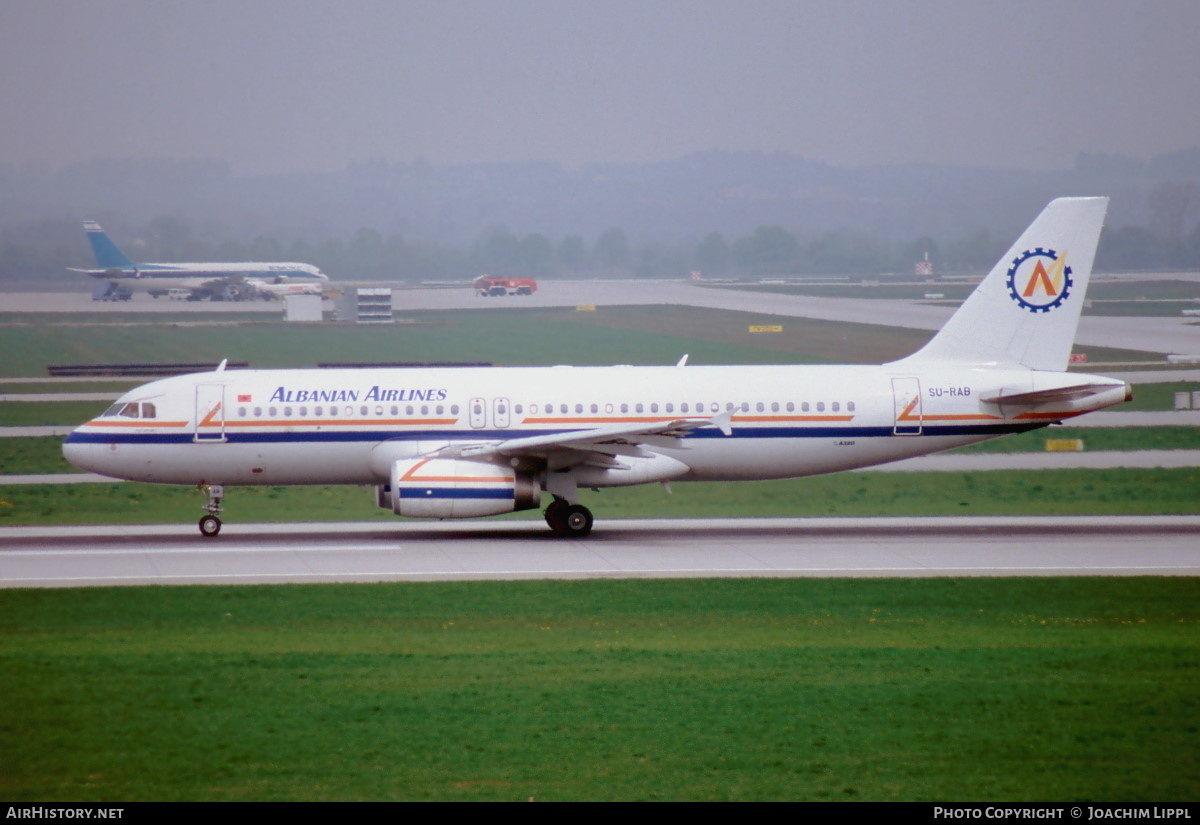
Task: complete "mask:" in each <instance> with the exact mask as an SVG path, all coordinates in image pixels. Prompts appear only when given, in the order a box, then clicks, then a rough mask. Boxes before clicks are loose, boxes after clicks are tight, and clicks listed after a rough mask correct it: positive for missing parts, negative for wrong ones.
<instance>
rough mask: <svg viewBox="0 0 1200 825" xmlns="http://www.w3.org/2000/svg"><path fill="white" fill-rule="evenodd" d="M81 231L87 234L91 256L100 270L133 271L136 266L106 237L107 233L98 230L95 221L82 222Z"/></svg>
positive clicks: (98, 225) (98, 226) (98, 227)
mask: <svg viewBox="0 0 1200 825" xmlns="http://www.w3.org/2000/svg"><path fill="white" fill-rule="evenodd" d="M83 231H84V232H87V236H88V242H89V243H91V245H92V254H94V255H95V256H96V263H97V264H98V265H99V266H100V268H101V269H134V268H136V267H137V264H136V263H134V262H133V261H132V260H130V259H129V256H127V255H126V254H125V253H124V252H122V251H121V250H120V249H118V248H117V245H116V244H115V243H113V242H112V239H111V238H110V237H108V233H107V232H105V231H104V230H103V229H101V228H100V224H98V223H96V222H95V221H84V222H83Z"/></svg>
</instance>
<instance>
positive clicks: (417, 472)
mask: <svg viewBox="0 0 1200 825" xmlns="http://www.w3.org/2000/svg"><path fill="white" fill-rule="evenodd" d="M390 481H391V484H390V487H391V499H392V510H393V511H395V513H396V514H397V515H400V516H407V517H409V518H471V517H473V516H495V515H499V514H500V513H511V512H513V511H515V510H531V509H533V508H535V507H538V506H539V504H540V501H541V493H542V490H541V487H540V486H538V483H537V482H536V481H534V480H533V479H532V478H529V477H528V476H522V475H519V474H518V473H516V472H514V471H513V469H512V468H511V467H508V466H505V465H502V464H488V463H485V462H480V461H465V460H463V459H459V458H415V459H403V460H400V461H396V462H393V464H392V467H391V473H390ZM383 498H384V496H383V494H382V493H381V495H380V503H381V504H382V503H383Z"/></svg>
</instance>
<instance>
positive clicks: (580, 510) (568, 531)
mask: <svg viewBox="0 0 1200 825" xmlns="http://www.w3.org/2000/svg"><path fill="white" fill-rule="evenodd" d="M546 523H547V524H549V525H550V529H551V530H553V531H554V535H556V536H562V537H564V538H583V537H584V536H586V535H587V534H588V533H590V532H592V511H591V510H589V509H588V508H586V507H584V506H583V505H582V504H571V503H569V502H567V501H566V500H564V499H561V498H556V499H554V501H552V502H550V506H549V507H547V508H546Z"/></svg>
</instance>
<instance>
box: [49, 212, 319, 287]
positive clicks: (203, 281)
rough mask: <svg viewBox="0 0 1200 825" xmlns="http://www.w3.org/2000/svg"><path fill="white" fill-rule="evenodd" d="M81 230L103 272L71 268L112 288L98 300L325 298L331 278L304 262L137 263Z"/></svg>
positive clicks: (92, 225)
mask: <svg viewBox="0 0 1200 825" xmlns="http://www.w3.org/2000/svg"><path fill="white" fill-rule="evenodd" d="M83 229H84V231H85V232H86V233H87V236H88V242H89V243H90V244H91V246H92V254H93V255H95V257H96V264H97V265H98V266H99V267H100V268H99V269H71V271H72V272H82V273H84V274H86V275H90V276H91V277H93V278H98V279H100V280H102V281H107V282H108V283H107V284H106V285H104V286H103V288H102V289H98V290H97V294H96V296H95V297H96V298H98V299H106V300H112V299H124V298H128V297H129V296H130V294H131V293H132V292H133V291H135V290H144V291H146V292H149V293H151V294H153V295H155V296H156V297H157V296H158V295H163V294H166V293H168V292H169V291H171V290H172V289H186V290H188V291H189V292H190V293H191V297H192V298H193V299H196V300H199V299H202V298H211V299H213V300H224V299H230V300H244V299H248V298H258V297H268V298H280V297H282V296H284V295H295V294H305V295H321V294H323V293H324V291H325V290H326V289H328V288H329V276H327V275H326V274H325V273H324V272H322V271H321V270H319V269H317V268H316V267H315V266H313V265H312V264H301V263H290V262H280V263H260V262H252V263H170V264H155V263H138V262H136V261H134V260H133V259H131V258H130V257H129V256H128V255H126V254H125V253H124V252H122V251H121V250H120V248H119V247H118V246H117V245H116V244H115V243H113V241H112V238H110V237H108V233H107V232H105V231H104V230H103V229H102V228H101V227H100V224H98V223H96V222H95V221H84V223H83Z"/></svg>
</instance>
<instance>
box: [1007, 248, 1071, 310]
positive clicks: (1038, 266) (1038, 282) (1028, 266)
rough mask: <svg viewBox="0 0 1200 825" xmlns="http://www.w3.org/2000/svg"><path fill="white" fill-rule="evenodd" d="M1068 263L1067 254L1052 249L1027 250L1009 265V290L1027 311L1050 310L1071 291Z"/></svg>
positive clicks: (1059, 303)
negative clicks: (1060, 253)
mask: <svg viewBox="0 0 1200 825" xmlns="http://www.w3.org/2000/svg"><path fill="white" fill-rule="evenodd" d="M1074 285H1075V282H1074V281H1072V280H1071V267H1069V266H1067V254H1066V253H1065V252H1064V253H1063V254H1062V255H1059V254H1058V253H1057V252H1055V251H1054V250H1053V249H1042V248H1041V247H1040V246H1039V247H1038V248H1037V249H1032V250H1026V251H1025V252H1023V253H1021V254H1020V255H1019V256H1017V257H1016V258H1013V262H1012V266H1010V267H1009V268H1008V294H1009V297H1011V298H1012V299H1013V300H1014V301H1016V302H1017V303H1018V304H1020V305H1021V306H1022V307H1024V308H1025V309H1027V310H1029V311H1030V312H1049V311H1050V310H1052V309H1054V308H1055V307H1057V306H1060V305H1061V304H1062V302H1063V301H1065V300H1067V298H1068V297H1069V296H1070V294H1071V287H1072V286H1074Z"/></svg>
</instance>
